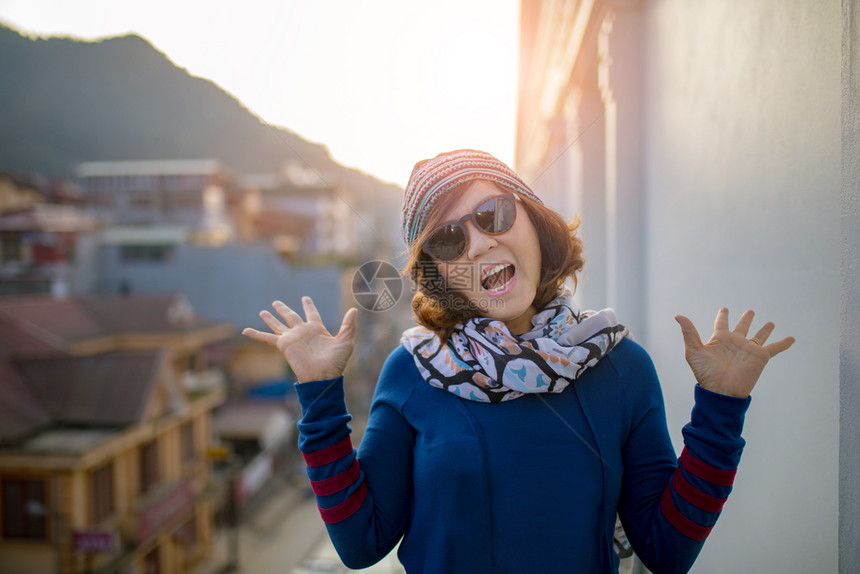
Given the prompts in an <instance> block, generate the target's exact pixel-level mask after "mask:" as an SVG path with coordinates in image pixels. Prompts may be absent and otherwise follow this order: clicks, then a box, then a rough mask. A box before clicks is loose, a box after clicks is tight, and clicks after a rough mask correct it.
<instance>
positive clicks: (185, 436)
mask: <svg viewBox="0 0 860 574" xmlns="http://www.w3.org/2000/svg"><path fill="white" fill-rule="evenodd" d="M179 438H180V441H181V443H182V454H181V456H182V462H186V463H187V462H191V461H192V460H194V455H195V452H194V421H188V422H187V423H185V424H183V425H182V426H181V427H179Z"/></svg>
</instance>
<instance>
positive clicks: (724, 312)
mask: <svg viewBox="0 0 860 574" xmlns="http://www.w3.org/2000/svg"><path fill="white" fill-rule="evenodd" d="M723 330H725V331H728V330H729V310H728V309H726V308H725V307H723V308H721V309H720V310H719V311H717V318H716V319H715V320H714V331H715V332H716V331H723Z"/></svg>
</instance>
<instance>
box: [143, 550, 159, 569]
mask: <svg viewBox="0 0 860 574" xmlns="http://www.w3.org/2000/svg"><path fill="white" fill-rule="evenodd" d="M143 572H144V574H159V572H161V561H160V560H159V558H158V546H156V547H155V548H153V549H152V550H150V551H149V552H148V553H147V554H146V556H144V557H143Z"/></svg>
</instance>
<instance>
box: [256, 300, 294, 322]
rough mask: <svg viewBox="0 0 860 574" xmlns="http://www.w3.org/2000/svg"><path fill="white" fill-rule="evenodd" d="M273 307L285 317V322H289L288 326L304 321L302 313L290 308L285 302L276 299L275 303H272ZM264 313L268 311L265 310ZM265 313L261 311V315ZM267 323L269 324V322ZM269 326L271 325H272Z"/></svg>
mask: <svg viewBox="0 0 860 574" xmlns="http://www.w3.org/2000/svg"><path fill="white" fill-rule="evenodd" d="M272 307H274V308H275V311H277V312H278V315H280V316H281V317H283V318H284V322H285V323H286V324H287V327H290V328H292V327H295V326H296V325H299V324H300V323H301V322H302V317H301V315H299V314H298V313H296V312H295V311H293V310H292V309H290V308H289V307H288V306H287V305H285V304H284V303H283V302H281V301H275V302H274V303H272ZM263 313H266V311H263ZM263 313H260V316H261V317H262V316H263ZM263 320H264V321H265V320H266V319H265V317H264V318H263ZM266 324H267V325H268V322H267V323H266ZM269 326H270V327H271V325H269Z"/></svg>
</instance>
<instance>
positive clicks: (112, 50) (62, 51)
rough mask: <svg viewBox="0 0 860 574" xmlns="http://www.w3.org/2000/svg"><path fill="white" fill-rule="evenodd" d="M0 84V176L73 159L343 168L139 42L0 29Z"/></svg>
mask: <svg viewBox="0 0 860 574" xmlns="http://www.w3.org/2000/svg"><path fill="white" fill-rule="evenodd" d="M0 78H2V80H0V170H10V171H29V172H37V173H42V174H45V175H49V176H54V177H69V176H71V175H72V174H73V173H74V167H75V165H76V164H77V163H78V162H81V161H91V160H129V159H135V160H140V159H172V158H177V159H180V158H181V159H195V158H217V159H220V160H223V161H224V162H225V163H226V164H227V165H229V166H230V167H231V168H232V169H233V170H235V171H237V172H239V173H251V172H266V171H270V172H271V171H278V170H280V169H281V168H282V167H283V165H284V163H285V162H286V161H287V160H289V159H290V158H298V159H300V160H301V161H302V162H303V163H306V164H308V165H310V166H311V167H313V168H314V169H315V170H316V171H318V172H320V173H323V172H329V171H331V170H337V169H340V168H341V166H339V164H337V163H336V162H334V160H333V159H332V158H331V157H330V155H329V153H328V150H327V149H326V148H325V147H324V146H322V145H319V144H315V143H311V142H308V141H306V140H304V139H302V138H301V137H299V136H298V135H296V134H295V133H293V132H291V131H289V130H288V129H285V128H282V127H276V126H271V125H268V124H265V123H263V122H262V121H260V120H259V119H258V118H257V117H256V116H255V115H254V114H252V113H251V112H250V111H249V110H248V109H247V108H245V107H244V106H243V105H242V103H241V102H240V101H239V100H237V99H236V98H235V97H233V96H232V95H231V94H229V93H227V92H226V91H224V90H223V89H221V88H220V87H219V86H218V85H216V84H215V83H213V82H211V81H209V80H206V79H203V78H198V77H194V76H191V75H190V74H189V73H188V72H187V71H186V70H185V69H183V68H179V67H178V66H176V65H175V64H173V63H172V62H171V61H170V60H169V59H168V58H167V57H166V56H165V55H164V54H163V53H161V52H159V51H158V50H157V49H155V48H154V47H153V46H152V45H151V44H150V43H149V42H148V41H147V40H145V39H143V38H141V37H140V36H136V35H127V36H120V37H114V38H107V39H103V40H100V41H95V42H85V41H79V40H74V39H69V38H46V39H45V38H29V37H27V36H24V35H22V34H20V33H19V32H18V31H16V30H14V29H12V28H9V27H5V26H3V25H2V24H0Z"/></svg>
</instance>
